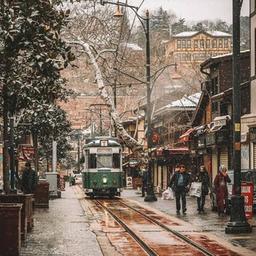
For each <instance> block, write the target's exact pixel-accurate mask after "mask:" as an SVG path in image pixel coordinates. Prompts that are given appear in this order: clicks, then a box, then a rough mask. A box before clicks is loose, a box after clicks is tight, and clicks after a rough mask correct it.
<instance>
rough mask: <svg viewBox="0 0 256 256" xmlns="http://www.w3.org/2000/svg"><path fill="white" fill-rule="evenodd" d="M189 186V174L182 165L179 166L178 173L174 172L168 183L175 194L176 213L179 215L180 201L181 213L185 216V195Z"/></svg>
mask: <svg viewBox="0 0 256 256" xmlns="http://www.w3.org/2000/svg"><path fill="white" fill-rule="evenodd" d="M188 185H189V174H188V173H187V172H186V170H185V166H184V165H180V169H179V171H176V172H175V173H174V174H173V176H172V178H171V181H170V185H169V187H171V188H172V189H173V190H174V192H175V197H176V212H177V214H178V215H179V214H180V200H181V202H182V212H183V214H186V211H187V208H186V193H187V191H188Z"/></svg>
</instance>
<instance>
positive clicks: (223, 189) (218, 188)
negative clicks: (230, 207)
mask: <svg viewBox="0 0 256 256" xmlns="http://www.w3.org/2000/svg"><path fill="white" fill-rule="evenodd" d="M229 182H231V180H230V178H229V176H228V174H227V168H226V167H225V166H224V165H221V166H220V168H219V173H218V174H217V175H216V177H215V179H214V189H215V192H216V200H217V208H218V214H219V216H222V215H223V214H224V210H225V209H226V204H227V199H228V187H227V183H229Z"/></svg>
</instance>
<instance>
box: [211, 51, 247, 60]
mask: <svg viewBox="0 0 256 256" xmlns="http://www.w3.org/2000/svg"><path fill="white" fill-rule="evenodd" d="M246 52H250V50H244V51H241V52H240V54H241V53H246ZM232 55H233V53H232V52H230V53H226V54H221V55H217V56H214V57H211V59H218V58H221V57H222V58H223V57H228V56H232Z"/></svg>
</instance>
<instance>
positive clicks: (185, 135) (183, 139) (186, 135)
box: [179, 128, 195, 142]
mask: <svg viewBox="0 0 256 256" xmlns="http://www.w3.org/2000/svg"><path fill="white" fill-rule="evenodd" d="M194 130H195V129H194V128H189V129H188V130H187V131H186V132H185V133H183V134H182V135H181V136H180V137H179V142H188V141H189V140H190V138H189V136H190V134H191V133H192V132H193V131H194Z"/></svg>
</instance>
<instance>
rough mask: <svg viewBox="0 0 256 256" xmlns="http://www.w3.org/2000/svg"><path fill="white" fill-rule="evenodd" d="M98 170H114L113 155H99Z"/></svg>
mask: <svg viewBox="0 0 256 256" xmlns="http://www.w3.org/2000/svg"><path fill="white" fill-rule="evenodd" d="M97 168H112V155H101V154H100V155H98V156H97Z"/></svg>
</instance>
